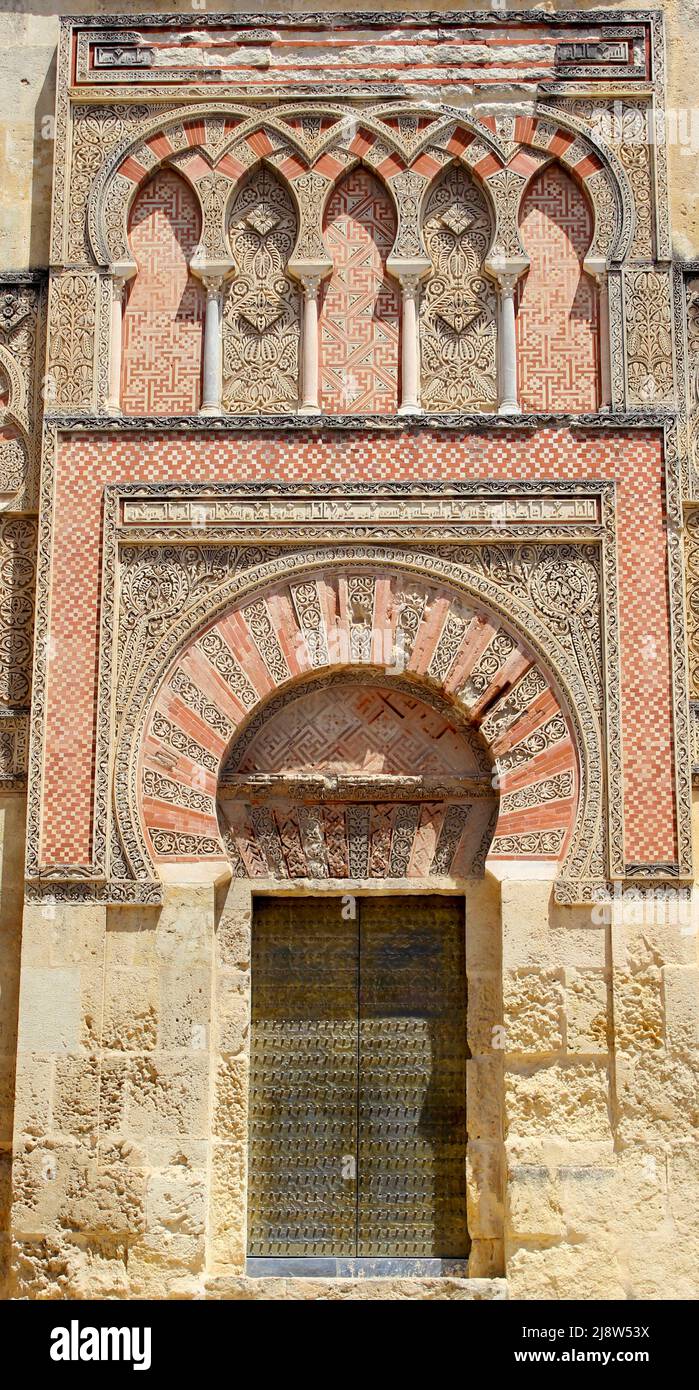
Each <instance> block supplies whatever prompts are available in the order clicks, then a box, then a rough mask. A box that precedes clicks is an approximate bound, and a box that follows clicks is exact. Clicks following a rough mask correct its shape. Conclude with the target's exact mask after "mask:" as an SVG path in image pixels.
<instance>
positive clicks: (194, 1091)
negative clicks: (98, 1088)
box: [101, 1052, 209, 1140]
mask: <svg viewBox="0 0 699 1390" xmlns="http://www.w3.org/2000/svg"><path fill="white" fill-rule="evenodd" d="M208 1103H209V1064H208V1056H207V1054H206V1053H194V1052H190V1053H187V1054H185V1055H182V1054H177V1055H174V1056H173V1055H172V1054H170V1053H167V1052H151V1053H146V1054H143V1055H141V1056H137V1055H134V1056H132V1057H124V1058H120V1057H115V1056H114V1055H112V1056H109V1057H105V1059H104V1063H103V1069H102V1103H101V1121H102V1128H103V1131H104V1133H105V1135H106V1136H108V1137H111V1138H116V1136H117V1135H121V1136H122V1137H127V1138H128V1137H130V1138H135V1139H137V1140H138V1139H140V1138H143V1137H151V1136H152V1137H157V1138H158V1139H162V1138H163V1137H172V1136H175V1135H188V1136H190V1137H192V1138H202V1139H203V1138H205V1137H206V1134H207V1126H208Z"/></svg>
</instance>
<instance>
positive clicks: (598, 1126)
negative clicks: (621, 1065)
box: [505, 1062, 610, 1139]
mask: <svg viewBox="0 0 699 1390" xmlns="http://www.w3.org/2000/svg"><path fill="white" fill-rule="evenodd" d="M505 1113H506V1117H507V1132H508V1134H519V1135H531V1134H537V1133H540V1134H546V1133H550V1134H558V1135H561V1136H562V1137H563V1138H568V1139H572V1138H576V1137H579V1138H584V1139H591V1138H599V1139H604V1138H606V1137H607V1136H608V1135H609V1129H610V1112H609V1075H608V1072H607V1069H606V1067H604V1066H598V1065H596V1064H595V1063H594V1062H577V1063H571V1064H570V1065H560V1064H558V1063H556V1064H554V1065H551V1066H539V1067H532V1068H527V1069H520V1070H515V1069H514V1068H513V1067H510V1068H508V1069H507V1071H506V1073H505Z"/></svg>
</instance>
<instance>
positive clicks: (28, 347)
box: [0, 279, 43, 506]
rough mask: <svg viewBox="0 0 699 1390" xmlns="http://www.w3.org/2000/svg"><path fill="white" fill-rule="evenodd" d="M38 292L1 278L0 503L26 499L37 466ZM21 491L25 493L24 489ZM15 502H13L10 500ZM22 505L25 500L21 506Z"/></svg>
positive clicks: (39, 292) (32, 285)
mask: <svg viewBox="0 0 699 1390" xmlns="http://www.w3.org/2000/svg"><path fill="white" fill-rule="evenodd" d="M42 306H43V299H42V291H41V288H40V287H39V285H37V284H15V283H12V281H10V280H8V281H5V282H4V283H2V280H1V279H0V505H2V506H12V505H17V502H19V498H18V497H17V495H18V494H21V495H23V496H24V498H27V489H28V487H29V486H30V485H31V484H33V482H34V477H33V472H34V470H32V474H31V475H30V471H29V465H30V463H33V464H38V458H39V452H40V441H41V432H40V430H39V429H38V428H36V424H37V421H36V415H37V407H38V404H39V401H38V394H39V393H38V386H39V383H38V380H37V377H38V356H39V338H40V331H41V327H42V318H43V316H42ZM23 489H24V491H23ZM15 499H17V500H15ZM19 505H20V506H25V505H26V501H25V502H20V503H19Z"/></svg>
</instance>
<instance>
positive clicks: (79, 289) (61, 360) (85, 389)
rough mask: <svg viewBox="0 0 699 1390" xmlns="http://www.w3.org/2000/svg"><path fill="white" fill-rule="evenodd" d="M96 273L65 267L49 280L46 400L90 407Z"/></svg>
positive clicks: (75, 406) (53, 404) (95, 313)
mask: <svg viewBox="0 0 699 1390" xmlns="http://www.w3.org/2000/svg"><path fill="white" fill-rule="evenodd" d="M96 332H97V277H96V276H95V275H91V274H89V273H85V274H80V273H78V272H74V271H68V272H67V273H66V274H64V275H56V276H54V278H53V280H52V281H51V292H50V297H49V353H48V372H47V393H46V395H47V404H48V405H50V406H52V407H54V408H57V407H60V406H67V407H72V408H74V409H78V410H86V409H89V408H90V406H91V405H92V404H93V396H94V383H93V377H94V359H95V335H96Z"/></svg>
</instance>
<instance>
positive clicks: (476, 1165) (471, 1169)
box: [466, 1139, 503, 1240]
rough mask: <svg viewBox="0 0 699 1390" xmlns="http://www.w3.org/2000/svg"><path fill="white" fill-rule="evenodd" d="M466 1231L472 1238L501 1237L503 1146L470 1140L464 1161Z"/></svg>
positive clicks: (490, 1238)
mask: <svg viewBox="0 0 699 1390" xmlns="http://www.w3.org/2000/svg"><path fill="white" fill-rule="evenodd" d="M466 1195H467V1202H468V1229H469V1234H470V1235H471V1237H472V1238H473V1237H477V1238H483V1239H486V1240H497V1239H499V1238H501V1237H502V1218H503V1173H502V1145H501V1144H496V1143H489V1142H488V1141H487V1140H486V1141H482V1140H475V1139H469V1143H468V1152H467V1159H466Z"/></svg>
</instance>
